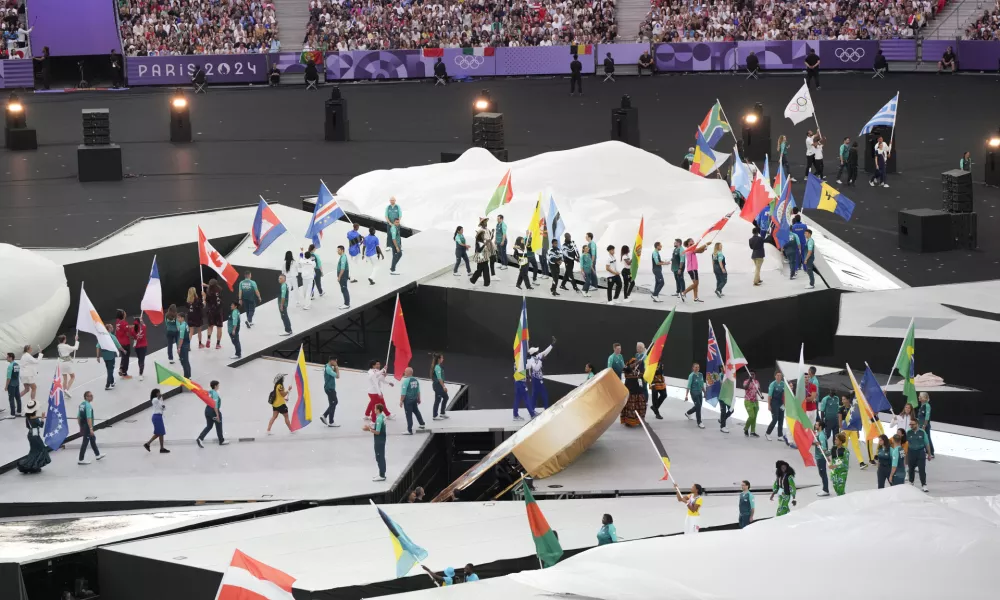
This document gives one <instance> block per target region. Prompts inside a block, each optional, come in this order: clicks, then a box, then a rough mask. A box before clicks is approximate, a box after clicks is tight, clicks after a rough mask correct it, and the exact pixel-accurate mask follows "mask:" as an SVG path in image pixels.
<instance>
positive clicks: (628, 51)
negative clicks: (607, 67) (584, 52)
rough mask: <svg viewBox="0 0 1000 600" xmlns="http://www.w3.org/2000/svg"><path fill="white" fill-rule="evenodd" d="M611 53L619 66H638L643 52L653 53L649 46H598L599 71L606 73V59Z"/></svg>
mask: <svg viewBox="0 0 1000 600" xmlns="http://www.w3.org/2000/svg"><path fill="white" fill-rule="evenodd" d="M608 52H610V53H611V58H613V59H615V64H617V65H637V64H639V57H640V56H642V53H643V52H649V53H652V50H651V49H650V47H649V44H598V45H597V52H596V53H595V54H596V57H595V58H596V59H597V70H598V71H600V72H602V73H603V72H604V66H603V65H604V58H605V57H606V56H607V55H608Z"/></svg>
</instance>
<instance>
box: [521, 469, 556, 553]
mask: <svg viewBox="0 0 1000 600" xmlns="http://www.w3.org/2000/svg"><path fill="white" fill-rule="evenodd" d="M522 490H523V492H524V504H525V508H526V509H527V511H528V526H529V527H530V528H531V537H532V538H533V539H534V540H535V554H537V555H538V560H540V561H541V562H542V568H545V567H551V566H552V565H554V564H556V563H557V562H559V559H560V558H562V555H563V549H562V545H561V544H560V543H559V538H558V537H556V534H555V532H553V531H552V528H551V527H549V522H548V521H546V520H545V515H543V514H542V509H540V508H538V503H537V502H535V497H534V496H532V495H531V490H530V489H529V488H528V486H527V485H525V486H524V487H523V488H522Z"/></svg>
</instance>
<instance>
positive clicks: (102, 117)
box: [76, 108, 122, 181]
mask: <svg viewBox="0 0 1000 600" xmlns="http://www.w3.org/2000/svg"><path fill="white" fill-rule="evenodd" d="M81 116H82V118H83V144H81V145H80V146H78V147H77V149H76V162H77V169H78V171H79V172H78V174H77V177H78V179H79V180H80V181H121V180H122V148H121V146H119V145H118V144H112V143H111V111H109V110H108V109H106V108H85V109H83V111H82V115H81Z"/></svg>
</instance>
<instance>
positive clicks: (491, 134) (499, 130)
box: [472, 112, 507, 162]
mask: <svg viewBox="0 0 1000 600" xmlns="http://www.w3.org/2000/svg"><path fill="white" fill-rule="evenodd" d="M472 145H473V146H476V147H478V148H486V149H487V150H489V151H490V153H491V154H493V156H495V157H497V159H499V160H502V161H505V162H506V160H507V150H506V149H505V148H504V134H503V113H493V112H483V113H479V114H477V115H475V116H473V117H472Z"/></svg>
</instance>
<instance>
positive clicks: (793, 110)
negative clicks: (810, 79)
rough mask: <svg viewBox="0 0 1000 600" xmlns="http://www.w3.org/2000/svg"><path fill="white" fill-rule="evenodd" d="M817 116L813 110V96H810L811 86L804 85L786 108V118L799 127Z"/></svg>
mask: <svg viewBox="0 0 1000 600" xmlns="http://www.w3.org/2000/svg"><path fill="white" fill-rule="evenodd" d="M815 116H816V111H815V110H814V108H813V101H812V96H810V95H809V84H808V83H803V84H802V87H801V88H799V91H797V92H795V95H794V96H792V99H791V101H790V102H789V103H788V106H786V107H785V117H786V118H788V119H789V120H791V122H792V123H795V124H796V125H798V124H799V123H801V122H802V121H805V120H806V119H808V118H809V117H815Z"/></svg>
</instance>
